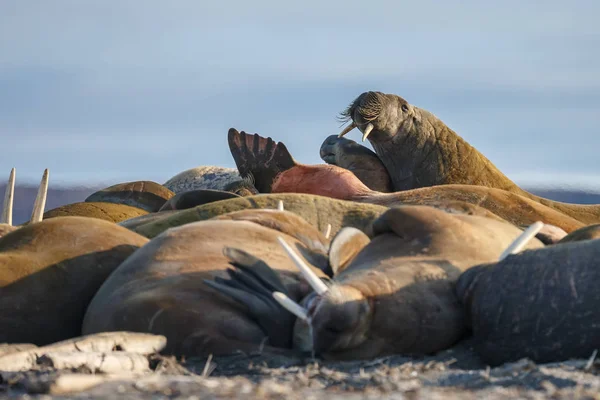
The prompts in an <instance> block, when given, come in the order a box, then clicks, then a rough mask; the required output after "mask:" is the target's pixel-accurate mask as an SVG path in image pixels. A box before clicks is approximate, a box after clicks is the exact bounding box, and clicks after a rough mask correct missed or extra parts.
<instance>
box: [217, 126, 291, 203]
mask: <svg viewBox="0 0 600 400" xmlns="http://www.w3.org/2000/svg"><path fill="white" fill-rule="evenodd" d="M227 140H228V142H229V150H230V151H231V155H232V156H233V159H234V160H235V164H236V166H237V168H238V171H239V173H240V175H241V176H242V177H246V176H249V175H251V176H252V177H253V179H254V187H256V189H257V190H258V191H259V192H260V193H270V192H271V187H272V186H273V182H274V181H275V177H276V176H277V175H279V174H280V173H281V172H283V171H286V170H288V169H290V168H292V167H294V166H296V165H297V163H296V161H294V158H293V157H292V155H291V154H290V152H289V151H288V149H287V148H286V147H285V145H284V144H283V143H277V142H274V141H273V139H271V138H264V137H262V136H260V135H258V134H256V133H255V134H253V135H251V134H248V133H246V132H244V131H242V132H238V131H237V130H235V129H234V128H231V129H229V132H228V134H227Z"/></svg>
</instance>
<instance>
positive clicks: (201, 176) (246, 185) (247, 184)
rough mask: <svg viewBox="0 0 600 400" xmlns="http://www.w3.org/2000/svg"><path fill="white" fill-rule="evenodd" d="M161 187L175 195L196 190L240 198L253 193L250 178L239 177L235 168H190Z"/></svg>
mask: <svg viewBox="0 0 600 400" xmlns="http://www.w3.org/2000/svg"><path fill="white" fill-rule="evenodd" d="M163 186H165V187H166V188H167V189H169V190H171V191H173V192H174V193H175V194H179V193H181V192H187V191H190V190H198V189H212V190H225V191H229V192H233V193H236V194H239V195H241V196H244V195H248V194H249V193H251V192H253V185H252V177H249V176H244V177H242V176H240V174H239V173H238V171H237V170H236V169H235V168H225V167H216V166H201V167H195V168H190V169H188V170H185V171H183V172H180V173H178V174H177V175H175V176H173V177H172V178H170V179H169V180H167V181H166V182H165V183H163Z"/></svg>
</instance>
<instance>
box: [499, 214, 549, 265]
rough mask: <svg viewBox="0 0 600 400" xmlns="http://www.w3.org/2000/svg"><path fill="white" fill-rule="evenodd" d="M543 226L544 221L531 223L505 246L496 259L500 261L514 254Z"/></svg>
mask: <svg viewBox="0 0 600 400" xmlns="http://www.w3.org/2000/svg"><path fill="white" fill-rule="evenodd" d="M543 227H544V223H543V222H541V221H537V222H536V223H534V224H531V225H530V226H529V228H527V229H525V231H523V233H521V234H520V235H519V237H518V238H516V239H515V241H514V242H512V243H511V244H510V246H508V247H507V248H506V250H504V252H503V253H502V254H501V255H500V258H499V259H498V260H499V261H502V260H504V259H505V258H506V257H508V256H509V255H511V254H515V253H516V252H518V251H520V250H521V249H522V248H523V247H525V245H527V243H529V241H530V240H531V239H533V238H534V237H535V235H537V234H538V232H539V231H540V230H541V229H542V228H543Z"/></svg>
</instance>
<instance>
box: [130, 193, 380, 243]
mask: <svg viewBox="0 0 600 400" xmlns="http://www.w3.org/2000/svg"><path fill="white" fill-rule="evenodd" d="M279 202H283V205H284V208H285V210H286V211H291V212H293V213H294V214H297V215H299V216H300V217H302V218H303V219H304V220H306V221H307V222H308V223H309V224H311V225H312V226H314V227H315V228H316V229H317V230H318V231H320V232H324V231H325V230H326V229H327V225H328V224H330V225H331V234H332V235H334V234H335V233H337V232H338V231H339V230H340V229H341V228H342V226H352V227H355V228H358V229H360V230H366V229H368V227H369V226H370V225H371V223H372V222H373V219H375V218H376V217H378V216H379V215H381V214H382V213H383V212H384V211H385V210H386V209H387V208H386V207H383V206H377V205H374V204H360V203H356V202H351V201H342V200H336V199H331V198H328V197H323V196H313V195H307V194H297V193H280V194H261V195H257V196H250V197H242V198H234V199H228V200H221V201H216V202H213V203H209V204H204V205H202V206H198V207H194V208H191V209H187V210H181V211H161V212H159V213H155V214H152V215H147V216H143V217H138V218H135V219H131V220H129V221H123V222H121V225H123V226H126V227H128V228H129V229H132V230H133V231H134V232H137V233H139V234H141V235H143V236H145V237H147V238H153V237H156V236H158V235H159V234H160V233H162V232H164V231H165V230H167V229H169V228H173V227H176V226H181V225H184V224H189V223H191V222H196V221H204V220H207V219H210V218H213V217H216V216H219V215H223V214H227V213H230V212H233V211H241V210H246V209H276V208H277V207H278V204H279Z"/></svg>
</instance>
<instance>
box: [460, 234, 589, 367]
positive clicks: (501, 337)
mask: <svg viewBox="0 0 600 400" xmlns="http://www.w3.org/2000/svg"><path fill="white" fill-rule="evenodd" d="M598 259H600V239H593V240H583V241H576V242H569V243H560V244H556V245H554V246H549V247H547V248H544V249H536V250H531V251H524V252H522V253H520V254H515V255H512V256H509V257H507V258H505V259H504V260H502V261H500V262H496V263H489V264H483V265H479V266H476V267H474V268H471V269H470V270H468V271H466V272H465V273H464V274H462V275H461V277H460V278H459V280H458V282H457V285H456V291H457V295H458V297H459V299H460V300H461V303H462V304H463V305H464V307H465V310H466V312H467V315H468V316H469V321H470V324H471V327H472V332H473V338H474V348H475V350H476V352H477V353H478V354H479V355H480V357H481V358H482V359H483V360H484V361H485V362H486V363H488V364H489V365H491V366H495V365H499V364H502V363H505V362H511V361H517V360H519V359H521V358H525V357H527V358H529V359H531V360H533V361H534V362H538V363H547V362H559V361H565V360H567V359H572V358H586V359H587V358H589V357H590V356H591V355H592V353H593V352H594V351H595V350H597V349H598V348H600V324H599V323H598V321H599V320H600V292H599V291H598V280H599V279H600V268H598ZM590 363H591V361H590Z"/></svg>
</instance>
